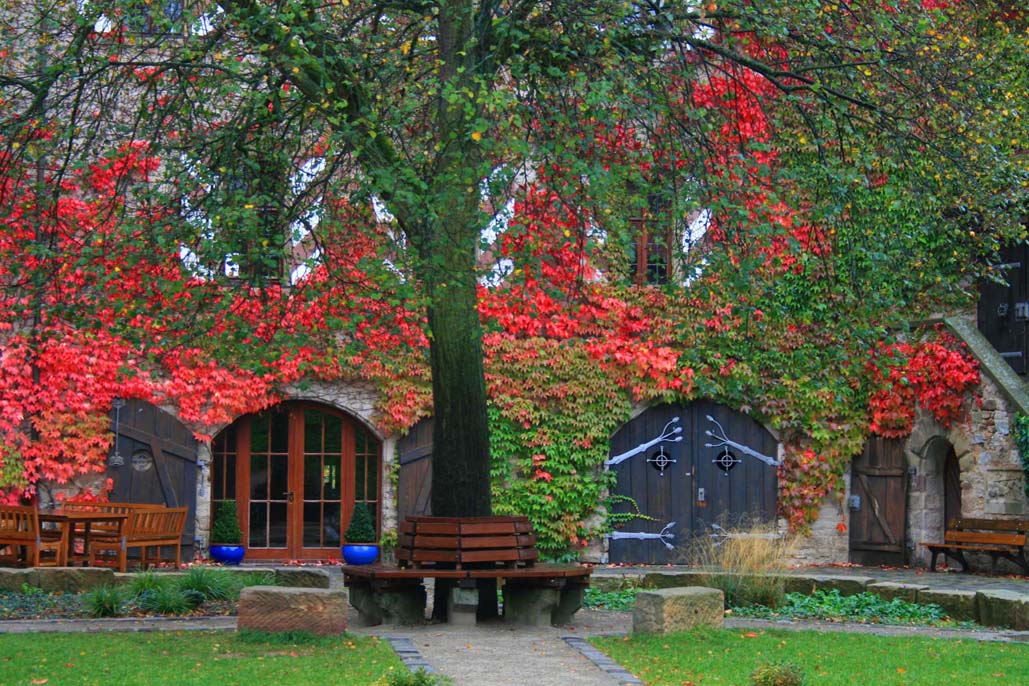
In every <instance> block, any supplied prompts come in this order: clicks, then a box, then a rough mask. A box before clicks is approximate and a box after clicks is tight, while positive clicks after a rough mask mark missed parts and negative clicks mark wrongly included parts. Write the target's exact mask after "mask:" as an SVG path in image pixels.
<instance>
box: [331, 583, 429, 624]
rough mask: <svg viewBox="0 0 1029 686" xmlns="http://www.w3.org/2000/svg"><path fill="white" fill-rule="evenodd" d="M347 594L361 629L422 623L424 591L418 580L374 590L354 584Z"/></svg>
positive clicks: (363, 585)
mask: <svg viewBox="0 0 1029 686" xmlns="http://www.w3.org/2000/svg"><path fill="white" fill-rule="evenodd" d="M347 590H348V591H349V593H350V604H351V605H353V606H354V607H355V608H356V609H357V612H358V621H359V622H360V624H361V626H378V625H379V624H382V623H386V624H396V625H413V624H422V623H423V622H425V587H424V586H423V585H422V583H421V581H419V580H413V581H412V582H411V583H402V584H401V583H398V584H391V585H390V586H388V587H385V588H379V589H375V590H372V588H371V586H370V585H368V584H367V583H354V584H352V585H350V586H349V587H348V589H347Z"/></svg>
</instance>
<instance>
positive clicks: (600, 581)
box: [590, 572, 643, 593]
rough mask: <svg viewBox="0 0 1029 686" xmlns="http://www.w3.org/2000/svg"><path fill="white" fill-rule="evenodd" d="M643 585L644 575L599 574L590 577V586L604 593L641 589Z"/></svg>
mask: <svg viewBox="0 0 1029 686" xmlns="http://www.w3.org/2000/svg"><path fill="white" fill-rule="evenodd" d="M642 585H643V575H642V574H597V573H596V572H594V573H593V575H592V576H591V577H590V586H592V587H593V588H595V589H597V590H598V591H601V592H604V593H610V592H612V591H624V590H625V589H628V588H639V587H640V586H642Z"/></svg>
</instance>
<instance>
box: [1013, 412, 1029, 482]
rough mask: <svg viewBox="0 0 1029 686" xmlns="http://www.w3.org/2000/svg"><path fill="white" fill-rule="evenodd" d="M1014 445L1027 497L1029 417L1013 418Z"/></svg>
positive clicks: (1028, 478)
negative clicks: (1015, 445) (1019, 461)
mask: <svg viewBox="0 0 1029 686" xmlns="http://www.w3.org/2000/svg"><path fill="white" fill-rule="evenodd" d="M1015 443H1016V444H1017V445H1018V455H1019V457H1020V458H1021V459H1022V476H1023V478H1024V479H1025V494H1026V495H1027V496H1029V417H1027V416H1026V415H1024V414H1021V413H1019V414H1018V415H1016V416H1015Z"/></svg>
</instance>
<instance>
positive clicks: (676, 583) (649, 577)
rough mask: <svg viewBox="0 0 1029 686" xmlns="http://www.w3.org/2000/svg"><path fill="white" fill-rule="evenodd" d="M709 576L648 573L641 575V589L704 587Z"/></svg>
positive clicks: (677, 572)
mask: <svg viewBox="0 0 1029 686" xmlns="http://www.w3.org/2000/svg"><path fill="white" fill-rule="evenodd" d="M709 576H710V575H709V574H708V573H707V572H701V571H693V570H684V571H674V572H672V571H669V572H649V573H647V574H644V575H643V583H642V586H643V588H683V587H686V586H704V585H705V584H706V583H707V580H708V577H709Z"/></svg>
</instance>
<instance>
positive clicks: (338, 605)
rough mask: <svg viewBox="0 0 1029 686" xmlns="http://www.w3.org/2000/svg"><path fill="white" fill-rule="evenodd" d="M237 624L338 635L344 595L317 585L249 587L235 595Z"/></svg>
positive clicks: (341, 628) (342, 625)
mask: <svg viewBox="0 0 1029 686" xmlns="http://www.w3.org/2000/svg"><path fill="white" fill-rule="evenodd" d="M238 626H239V628H240V629H250V630H255V631H276V632H278V631H304V632H308V633H312V634H315V635H317V636H330V635H334V634H341V633H343V632H344V631H346V629H347V603H346V595H345V594H344V593H343V592H342V591H330V590H326V589H321V588H282V587H281V586H250V587H248V588H244V589H243V590H242V592H240V594H239V624H238Z"/></svg>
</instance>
